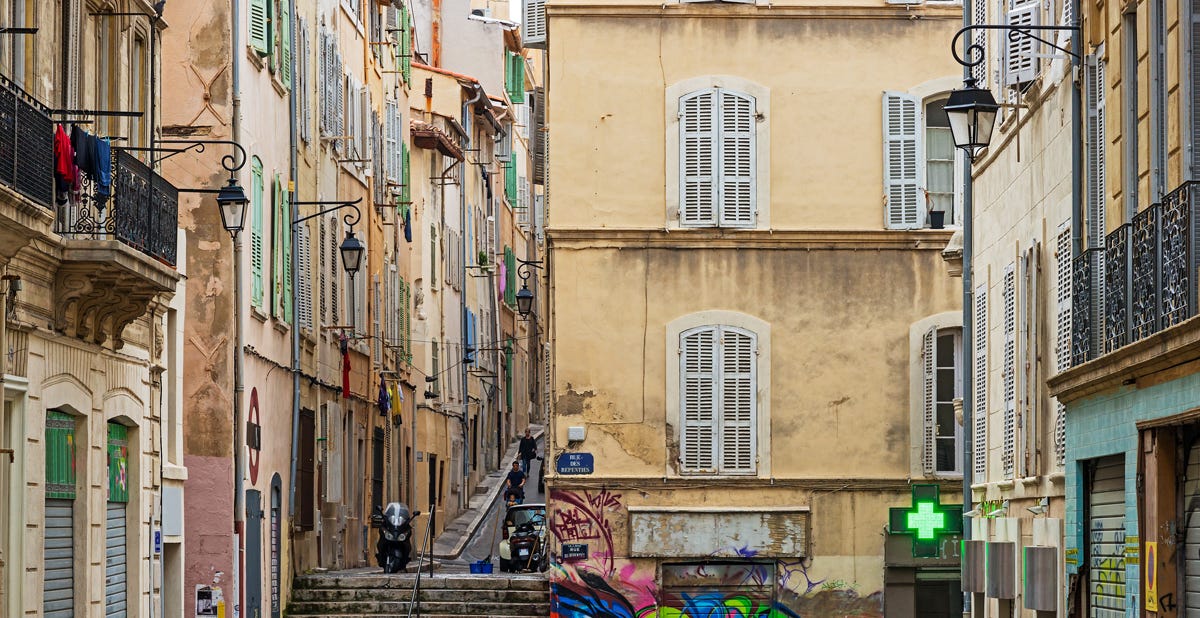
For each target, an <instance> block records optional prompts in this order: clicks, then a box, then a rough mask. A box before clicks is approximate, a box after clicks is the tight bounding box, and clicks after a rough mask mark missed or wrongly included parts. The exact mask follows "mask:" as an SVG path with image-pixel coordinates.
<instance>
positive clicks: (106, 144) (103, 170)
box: [95, 137, 112, 199]
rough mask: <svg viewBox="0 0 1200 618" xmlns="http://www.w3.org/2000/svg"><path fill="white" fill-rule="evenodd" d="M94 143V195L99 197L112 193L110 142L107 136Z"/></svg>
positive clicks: (105, 196)
mask: <svg viewBox="0 0 1200 618" xmlns="http://www.w3.org/2000/svg"><path fill="white" fill-rule="evenodd" d="M95 145H96V153H95V159H96V195H97V196H99V197H100V198H101V199H103V198H107V197H109V196H110V195H112V142H110V141H108V138H107V137H106V138H103V139H97V140H96V142H95Z"/></svg>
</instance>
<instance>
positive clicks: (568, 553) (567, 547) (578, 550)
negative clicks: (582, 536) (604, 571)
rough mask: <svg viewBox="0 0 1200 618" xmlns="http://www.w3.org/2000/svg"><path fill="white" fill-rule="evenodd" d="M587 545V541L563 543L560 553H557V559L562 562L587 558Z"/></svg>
mask: <svg viewBox="0 0 1200 618" xmlns="http://www.w3.org/2000/svg"><path fill="white" fill-rule="evenodd" d="M587 557H588V546H587V543H563V544H562V553H561V554H559V556H558V558H559V560H562V561H563V562H575V561H578V560H587Z"/></svg>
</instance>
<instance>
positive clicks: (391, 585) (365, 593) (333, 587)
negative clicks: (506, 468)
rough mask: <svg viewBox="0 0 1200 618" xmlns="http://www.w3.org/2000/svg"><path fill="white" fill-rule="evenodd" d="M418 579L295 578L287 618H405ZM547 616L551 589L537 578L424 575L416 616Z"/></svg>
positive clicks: (366, 576)
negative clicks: (289, 617) (308, 617)
mask: <svg viewBox="0 0 1200 618" xmlns="http://www.w3.org/2000/svg"><path fill="white" fill-rule="evenodd" d="M415 577H416V576H415V575H413V574H409V573H402V574H397V575H383V574H381V573H379V572H378V571H375V572H374V573H371V574H365V573H364V574H355V575H340V574H337V573H322V574H316V575H302V576H300V577H297V578H296V582H295V586H294V589H293V590H292V602H291V603H290V604H289V605H288V608H287V615H288V616H332V617H336V618H368V617H387V618H405V617H407V616H409V615H410V613H409V600H410V599H411V598H412V589H413V582H414V579H415ZM418 611H419V612H420V613H419V615H420V616H436V617H442V618H467V617H468V616H470V617H473V618H479V617H480V616H497V617H499V616H549V615H550V589H549V585H548V583H547V581H546V578H545V577H541V576H537V575H500V574H489V575H470V574H441V573H438V574H436V575H433V576H430V575H428V574H423V575H422V576H421V591H420V593H419V594H418V596H417V603H416V607H414V608H413V611H412V612H411V615H412V616H417V615H418Z"/></svg>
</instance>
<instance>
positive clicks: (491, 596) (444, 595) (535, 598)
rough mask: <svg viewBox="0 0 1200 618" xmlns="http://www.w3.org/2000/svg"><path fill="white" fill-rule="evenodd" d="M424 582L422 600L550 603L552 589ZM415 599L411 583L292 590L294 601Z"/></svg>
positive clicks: (420, 596) (422, 584) (420, 595)
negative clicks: (475, 587) (429, 585)
mask: <svg viewBox="0 0 1200 618" xmlns="http://www.w3.org/2000/svg"><path fill="white" fill-rule="evenodd" d="M424 584H425V582H424V581H422V582H421V591H420V594H419V595H418V596H419V598H420V599H421V600H422V601H458V600H463V599H469V600H471V601H507V602H511V603H548V602H549V600H550V591H549V590H548V589H541V590H514V589H511V588H509V589H503V590H472V591H470V592H469V593H468V592H465V591H463V590H452V589H449V588H426V587H425V585H424ZM411 598H412V586H411V585H410V586H406V587H403V588H306V589H299V590H296V591H294V592H293V593H292V601H293V602H312V601H408V600H409V599H411Z"/></svg>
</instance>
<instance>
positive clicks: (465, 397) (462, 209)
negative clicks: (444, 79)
mask: <svg viewBox="0 0 1200 618" xmlns="http://www.w3.org/2000/svg"><path fill="white" fill-rule="evenodd" d="M474 90H475V96H473V97H472V98H471V99H470V100H467V101H464V102H463V104H462V125H463V132H464V133H465V134H466V137H464V138H463V140H464V141H465V142H466V143H465V144H464V145H463V152H464V154H465V153H466V152H468V151H469V150H470V148H471V129H472V125H473V123H472V122H471V107H472V106H473V105H475V104H476V103H478V102H479V101H480V99H482V98H483V88H482V87H480V86H478V85H476V87H475V89H474ZM464 159H465V157H464ZM458 210H459V226H460V227H461V228H462V230H463V232H464V233H463V243H462V245H463V255H462V258H463V259H462V282H463V289H462V298H461V299H460V300H461V301H462V308H461V309H462V310H461V311H460V312H459V314H460V317H461V328H462V330H461V331H460V332H461V335H460V337H459V339H460V340H461V342H462V358H461V359H459V364H460V365H461V366H462V370H461V372H460V373H461V374H462V402H463V408H462V416H461V417H460V418H459V422H460V423H461V424H462V433H463V469H462V474H463V485H462V486H463V488H464V489H465V488H466V487H467V486H468V485H470V482H471V443H470V439H471V436H470V432H469V431H468V429H469V427H470V424H469V423H468V422H467V412H468V410H470V408H471V391H470V390H469V386H468V376H469V375H470V374H469V373H468V370H469V367H468V365H467V363H466V362H465V360H466V358H467V345H466V344H467V264H469V263H470V257H469V256H470V251H471V249H470V248H469V247H468V246H467V238H466V230H467V174H466V161H465V160H464V161H463V174H462V181H461V182H459V183H458ZM466 495H467V492H466V491H461V492H459V494H458V496H459V497H458V501H459V506H461V507H463V508H465V507H466V506H467V500H466V499H465V498H466Z"/></svg>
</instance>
